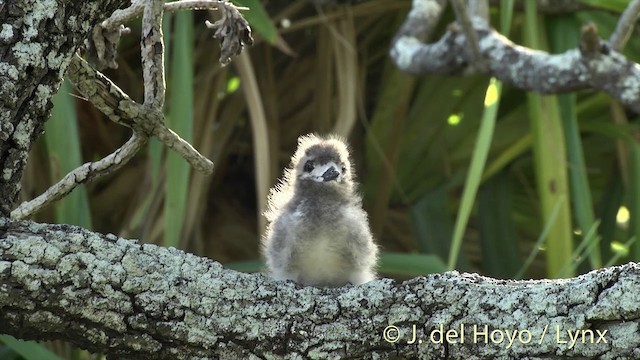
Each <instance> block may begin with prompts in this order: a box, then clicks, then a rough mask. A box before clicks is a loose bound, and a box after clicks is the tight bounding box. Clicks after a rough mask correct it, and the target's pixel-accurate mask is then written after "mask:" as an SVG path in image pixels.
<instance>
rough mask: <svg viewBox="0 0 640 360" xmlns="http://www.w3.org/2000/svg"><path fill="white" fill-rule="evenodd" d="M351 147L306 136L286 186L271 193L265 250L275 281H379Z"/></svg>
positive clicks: (336, 283)
mask: <svg viewBox="0 0 640 360" xmlns="http://www.w3.org/2000/svg"><path fill="white" fill-rule="evenodd" d="M355 187H356V186H355V184H354V179H353V169H352V168H351V162H350V159H349V151H348V149H347V145H346V144H345V143H344V142H343V141H342V140H341V139H340V138H338V137H335V136H330V137H327V138H322V137H318V136H316V135H306V136H301V137H300V138H299V139H298V149H297V150H296V153H295V154H294V155H293V157H292V158H291V167H290V168H289V169H287V170H285V174H284V177H283V179H282V180H281V182H280V184H278V185H276V186H275V187H274V188H273V189H271V192H270V194H269V209H268V210H267V212H266V213H265V216H266V217H267V220H268V221H269V225H268V228H267V231H266V235H265V237H264V239H263V250H264V254H265V257H266V260H267V266H268V267H269V270H270V272H271V276H272V277H273V278H275V279H277V280H293V281H295V282H298V283H300V284H303V285H307V286H342V285H346V284H349V283H350V284H353V285H357V284H362V283H365V282H368V281H370V280H373V279H375V276H376V275H375V265H376V261H377V257H378V248H377V246H376V245H375V244H374V242H373V237H372V236H371V231H370V229H369V221H368V220H367V214H366V212H365V211H364V210H363V209H362V204H361V202H362V201H361V199H360V196H359V195H358V194H357V193H356V189H355Z"/></svg>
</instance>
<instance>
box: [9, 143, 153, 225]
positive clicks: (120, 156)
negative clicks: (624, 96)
mask: <svg viewBox="0 0 640 360" xmlns="http://www.w3.org/2000/svg"><path fill="white" fill-rule="evenodd" d="M148 139H149V138H148V137H146V136H140V135H137V134H136V133H135V132H134V133H133V135H132V136H131V138H130V139H129V141H127V142H126V143H125V144H124V145H123V146H122V147H119V148H118V149H117V150H116V151H114V152H113V153H111V154H109V155H108V156H106V157H104V158H103V159H101V160H98V161H95V162H88V163H85V164H83V165H82V166H80V167H78V168H76V169H75V170H73V171H71V172H70V173H68V174H67V175H65V176H64V177H63V178H62V179H61V180H60V181H58V182H57V183H55V184H54V185H52V186H51V187H50V188H49V189H47V191H45V192H44V193H43V194H41V195H39V196H38V197H36V198H35V199H33V200H29V201H26V202H24V203H22V204H20V206H18V207H17V208H16V209H14V210H13V211H11V218H12V219H16V220H22V219H25V218H27V217H29V216H31V215H33V214H35V213H37V212H38V211H40V210H42V209H43V208H45V207H46V206H47V205H49V204H51V203H53V202H55V201H57V200H60V199H62V198H63V197H65V196H67V195H68V194H69V193H70V192H71V191H72V190H73V189H75V188H76V187H77V186H78V185H80V184H84V183H86V182H89V181H91V180H93V179H95V178H97V177H99V176H103V175H106V174H110V173H112V172H114V171H116V170H118V169H120V168H121V167H122V166H123V165H124V164H126V163H127V162H129V160H131V159H132V158H133V157H134V156H135V155H136V154H137V153H138V151H140V149H142V147H143V146H144V145H145V144H146V143H147V140H148Z"/></svg>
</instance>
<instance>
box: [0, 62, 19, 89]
mask: <svg viewBox="0 0 640 360" xmlns="http://www.w3.org/2000/svg"><path fill="white" fill-rule="evenodd" d="M0 74H2V75H3V76H6V77H8V78H9V80H13V81H16V80H18V75H20V72H19V71H18V69H17V68H16V67H15V66H13V65H11V64H7V63H4V62H0ZM3 87H4V85H3ZM3 91H4V89H3Z"/></svg>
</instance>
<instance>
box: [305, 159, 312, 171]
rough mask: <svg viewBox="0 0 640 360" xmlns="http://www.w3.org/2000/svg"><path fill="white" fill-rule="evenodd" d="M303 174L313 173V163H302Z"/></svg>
mask: <svg viewBox="0 0 640 360" xmlns="http://www.w3.org/2000/svg"><path fill="white" fill-rule="evenodd" d="M303 170H304V172H312V171H313V161H311V160H309V161H307V162H306V163H304V168H303Z"/></svg>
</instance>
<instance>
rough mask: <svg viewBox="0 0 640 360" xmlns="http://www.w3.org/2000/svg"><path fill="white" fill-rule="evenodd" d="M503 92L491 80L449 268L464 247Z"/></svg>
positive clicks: (498, 84)
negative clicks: (465, 234)
mask: <svg viewBox="0 0 640 360" xmlns="http://www.w3.org/2000/svg"><path fill="white" fill-rule="evenodd" d="M501 91H502V83H501V82H500V81H497V80H496V79H495V78H491V81H490V82H489V86H488V87H487V93H486V95H485V100H484V112H483V114H482V118H481V120H480V121H481V124H480V131H479V132H478V138H477V140H476V145H475V147H474V151H473V156H472V159H471V166H470V168H469V173H468V174H467V180H466V181H465V186H464V192H463V194H462V202H461V204H460V210H459V211H458V217H457V219H456V224H455V227H454V230H453V241H452V242H451V249H450V250H449V260H448V263H447V268H449V269H453V268H455V266H456V263H457V261H458V255H459V252H460V248H461V247H462V239H463V236H464V230H465V229H466V227H467V223H468V221H469V216H470V215H471V209H472V208H473V202H474V200H475V197H476V194H477V192H478V187H479V186H480V180H481V179H482V172H483V169H484V166H485V163H486V161H487V156H488V154H489V149H490V147H491V139H492V138H493V129H494V128H495V124H496V116H497V114H498V105H499V104H500V101H499V100H500V93H501Z"/></svg>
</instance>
